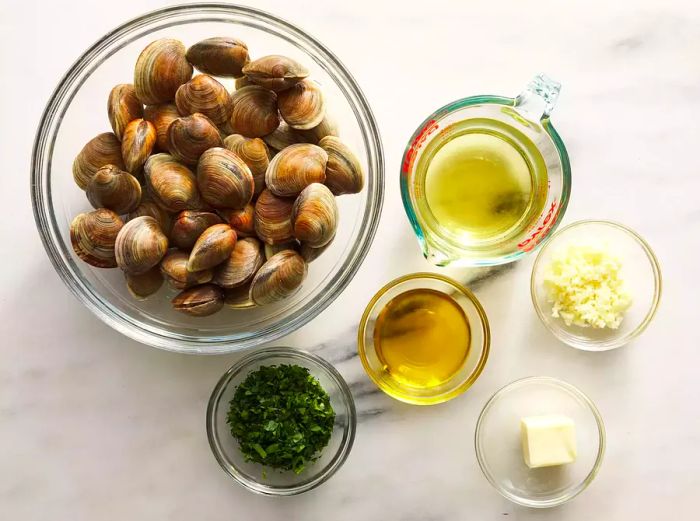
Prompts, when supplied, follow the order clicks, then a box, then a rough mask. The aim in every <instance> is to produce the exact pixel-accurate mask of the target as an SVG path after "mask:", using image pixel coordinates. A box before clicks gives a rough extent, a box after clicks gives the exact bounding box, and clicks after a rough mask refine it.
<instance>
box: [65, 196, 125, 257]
mask: <svg viewBox="0 0 700 521" xmlns="http://www.w3.org/2000/svg"><path fill="white" fill-rule="evenodd" d="M123 226H124V223H123V222H122V220H121V218H120V217H119V216H118V215H117V214H116V213H114V212H113V211H112V210H107V209H106V208H99V209H97V210H94V211H92V212H88V213H81V214H79V215H77V216H76V217H75V219H73V221H71V223H70V242H71V245H72V246H73V251H75V254H76V255H77V256H78V257H80V258H81V259H83V260H84V261H85V262H87V263H88V264H90V265H91V266H95V267H97V268H115V267H116V266H117V260H116V257H115V254H114V243H115V242H116V240H117V235H118V234H119V231H120V230H121V229H122V227H123Z"/></svg>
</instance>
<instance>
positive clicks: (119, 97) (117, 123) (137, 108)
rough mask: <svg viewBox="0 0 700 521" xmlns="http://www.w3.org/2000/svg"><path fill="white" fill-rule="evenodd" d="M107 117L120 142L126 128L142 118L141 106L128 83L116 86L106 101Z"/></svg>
mask: <svg viewBox="0 0 700 521" xmlns="http://www.w3.org/2000/svg"><path fill="white" fill-rule="evenodd" d="M107 117H109V123H110V125H112V130H113V131H114V135H115V136H117V139H119V140H121V138H122V134H123V133H124V129H125V128H126V126H127V125H128V124H129V123H131V122H132V121H133V120H135V119H139V118H142V117H143V105H142V104H141V100H140V99H139V98H138V97H137V96H136V89H134V86H133V85H131V84H129V83H122V84H120V85H116V86H115V87H114V88H113V89H112V90H111V91H110V93H109V98H108V99H107Z"/></svg>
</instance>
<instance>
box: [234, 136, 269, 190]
mask: <svg viewBox="0 0 700 521" xmlns="http://www.w3.org/2000/svg"><path fill="white" fill-rule="evenodd" d="M224 147H226V148H227V149H228V150H230V151H231V152H233V153H234V154H236V155H237V156H238V157H240V158H241V159H242V160H243V162H244V163H245V164H246V165H248V168H249V169H250V173H251V174H253V181H254V183H255V194H254V195H256V196H257V195H260V192H262V191H263V189H264V188H265V172H266V171H267V167H268V165H269V164H270V159H269V154H270V151H269V150H268V149H267V145H266V144H265V142H264V141H263V140H262V139H260V138H248V137H245V136H242V135H240V134H232V135H230V136H228V137H226V139H224Z"/></svg>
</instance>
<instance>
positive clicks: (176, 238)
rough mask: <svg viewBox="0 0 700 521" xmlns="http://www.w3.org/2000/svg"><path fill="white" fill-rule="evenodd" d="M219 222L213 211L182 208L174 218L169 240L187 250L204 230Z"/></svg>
mask: <svg viewBox="0 0 700 521" xmlns="http://www.w3.org/2000/svg"><path fill="white" fill-rule="evenodd" d="M220 223H221V218H220V217H219V216H218V215H216V214H215V213H212V212H200V211H197V210H183V211H182V212H180V213H179V214H178V215H177V217H176V219H175V222H174V224H173V227H172V230H171V232H170V241H171V242H172V244H173V245H174V246H177V247H178V248H182V249H183V250H189V249H190V248H192V246H194V243H195V242H197V239H198V238H199V236H200V235H202V233H203V232H204V230H206V229H207V228H209V227H210V226H214V225H215V224H220ZM204 282H209V281H204Z"/></svg>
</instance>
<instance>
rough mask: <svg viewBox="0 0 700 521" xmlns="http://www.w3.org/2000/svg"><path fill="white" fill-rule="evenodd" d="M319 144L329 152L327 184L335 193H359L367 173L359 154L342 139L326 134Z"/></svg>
mask: <svg viewBox="0 0 700 521" xmlns="http://www.w3.org/2000/svg"><path fill="white" fill-rule="evenodd" d="M318 145H319V146H320V147H321V148H322V149H323V150H325V151H326V152H327V153H328V163H326V181H325V184H326V186H327V187H328V188H330V190H331V192H333V193H334V194H335V195H343V194H357V193H359V192H361V191H362V188H363V187H364V186H365V174H364V171H363V170H362V165H361V164H360V161H359V159H357V156H356V155H355V154H354V153H353V152H352V150H350V149H349V148H348V147H347V146H346V145H345V144H344V143H343V142H342V141H341V140H340V139H338V138H337V137H335V136H326V137H324V138H323V139H322V140H321V141H319V143H318Z"/></svg>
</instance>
